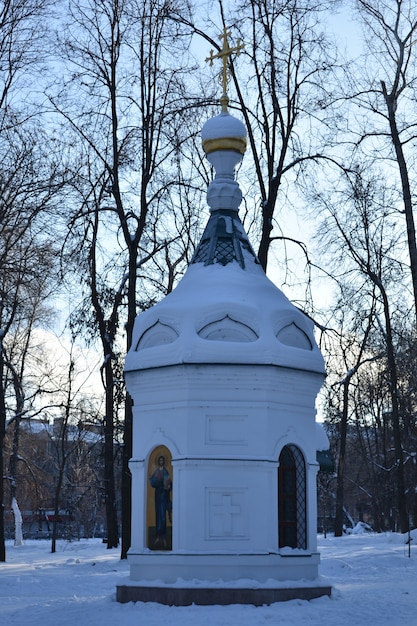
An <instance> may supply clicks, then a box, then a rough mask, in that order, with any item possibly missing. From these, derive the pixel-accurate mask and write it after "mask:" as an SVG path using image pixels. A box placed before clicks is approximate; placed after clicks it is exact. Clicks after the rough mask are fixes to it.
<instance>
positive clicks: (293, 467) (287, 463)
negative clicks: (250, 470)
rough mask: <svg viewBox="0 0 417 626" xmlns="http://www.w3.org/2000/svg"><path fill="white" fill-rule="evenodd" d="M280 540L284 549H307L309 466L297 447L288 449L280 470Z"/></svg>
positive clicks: (290, 446) (281, 461) (282, 457)
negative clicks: (307, 482) (307, 481)
mask: <svg viewBox="0 0 417 626" xmlns="http://www.w3.org/2000/svg"><path fill="white" fill-rule="evenodd" d="M278 540H279V547H280V548H285V547H288V548H298V549H300V550H306V549H307V493H306V464H305V460H304V456H303V453H302V452H301V450H300V448H298V447H297V446H295V445H292V444H290V445H286V446H284V447H283V448H282V450H281V454H280V455H279V466H278Z"/></svg>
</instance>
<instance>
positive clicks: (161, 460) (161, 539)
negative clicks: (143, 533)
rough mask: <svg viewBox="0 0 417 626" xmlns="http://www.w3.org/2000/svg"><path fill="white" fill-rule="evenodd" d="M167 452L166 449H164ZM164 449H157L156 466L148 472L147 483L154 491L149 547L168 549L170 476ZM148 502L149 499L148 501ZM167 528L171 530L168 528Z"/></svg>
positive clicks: (170, 503) (170, 517)
mask: <svg viewBox="0 0 417 626" xmlns="http://www.w3.org/2000/svg"><path fill="white" fill-rule="evenodd" d="M166 452H167V451H166ZM166 452H165V450H161V449H158V452H157V455H156V457H154V458H155V460H156V467H155V465H154V469H153V471H151V473H150V477H149V484H150V487H151V488H152V490H153V491H154V498H153V499H154V503H153V504H154V507H153V508H154V516H155V517H154V523H155V526H153V524H152V526H151V527H150V530H152V536H151V533H150V534H149V540H148V542H149V547H150V548H151V549H157V550H159V549H170V544H171V536H168V526H171V523H172V501H171V491H172V478H171V475H170V472H169V470H168V468H167V460H169V459H168V458H167V457H168V455H167V454H166ZM148 502H149V501H148ZM169 530H171V529H170V528H169Z"/></svg>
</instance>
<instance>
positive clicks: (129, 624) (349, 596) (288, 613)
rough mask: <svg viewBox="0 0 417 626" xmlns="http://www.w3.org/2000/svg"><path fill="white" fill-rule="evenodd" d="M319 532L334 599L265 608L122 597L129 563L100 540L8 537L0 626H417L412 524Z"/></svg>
mask: <svg viewBox="0 0 417 626" xmlns="http://www.w3.org/2000/svg"><path fill="white" fill-rule="evenodd" d="M413 533H414V535H413V541H412V543H411V550H410V554H411V556H410V557H409V556H408V546H407V545H406V543H405V540H406V537H405V536H403V535H399V534H395V533H382V534H375V533H366V532H357V533H354V534H351V535H346V536H344V537H341V538H334V537H332V536H328V537H327V538H324V537H323V536H319V551H320V553H321V559H322V562H321V565H320V582H322V583H323V584H327V585H331V586H332V596H331V598H329V597H323V598H318V599H316V600H312V601H310V602H307V601H305V600H292V601H290V602H281V603H276V604H272V605H270V606H261V607H255V606H251V605H230V606H223V607H220V606H207V607H204V606H194V605H193V606H189V607H168V606H164V605H159V604H156V603H146V604H145V603H141V602H138V603H136V604H135V603H131V602H130V603H127V604H119V603H118V602H116V600H115V595H116V586H117V585H118V584H127V583H128V576H129V569H128V563H127V562H126V561H121V560H120V554H119V551H118V550H107V549H106V547H105V545H104V544H103V543H102V542H101V540H98V539H88V540H81V541H74V542H65V541H59V542H58V549H57V552H56V553H55V554H51V553H50V542H47V541H43V540H39V541H35V540H31V541H27V542H26V543H25V545H23V546H20V547H14V546H13V543H12V542H11V541H8V542H7V546H6V549H7V557H6V558H7V562H6V563H0V624H7V626H26V625H27V626H29V625H30V626H76V625H77V624H88V625H89V626H119V625H120V626H163V625H167V626H197V625H198V626H237V625H239V626H272V625H274V626H277V625H282V626H289V625H291V626H301V625H303V626H306V625H308V626H324V625H326V624H331V626H394V625H395V626H396V625H397V624H398V625H401V626H416V623H417V593H416V582H417V531H413Z"/></svg>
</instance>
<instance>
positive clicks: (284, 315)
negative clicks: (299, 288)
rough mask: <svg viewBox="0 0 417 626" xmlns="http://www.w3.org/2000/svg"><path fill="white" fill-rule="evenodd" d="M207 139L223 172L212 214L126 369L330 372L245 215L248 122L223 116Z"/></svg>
mask: <svg viewBox="0 0 417 626" xmlns="http://www.w3.org/2000/svg"><path fill="white" fill-rule="evenodd" d="M202 139H203V146H204V149H205V151H206V154H207V158H208V160H209V161H210V162H211V163H212V164H213V166H214V168H215V171H216V175H215V178H214V180H213V181H212V182H211V184H210V186H209V189H208V193H207V201H208V204H209V206H210V210H211V215H210V218H209V221H208V224H207V226H206V229H205V231H204V233H203V236H202V238H201V241H200V243H199V245H198V246H197V249H196V252H195V255H194V257H193V259H192V261H191V264H190V266H189V268H188V269H187V271H186V273H185V275H184V277H183V278H182V280H181V281H180V283H179V284H178V286H177V287H176V288H175V289H174V290H173V292H172V293H170V294H169V295H168V296H166V297H165V298H164V299H163V300H162V301H161V302H159V303H158V304H156V305H155V306H154V307H152V308H151V309H149V310H148V311H145V312H144V313H142V314H141V315H139V316H138V318H137V319H136V322H135V327H134V332H133V339H132V347H131V349H130V351H129V353H128V355H127V358H126V365H125V370H126V371H127V372H129V371H134V370H138V369H139V370H140V369H148V368H154V367H160V366H165V365H175V364H182V363H235V364H251V365H257V364H268V365H278V366H283V367H291V368H296V369H303V370H308V371H312V372H317V373H320V374H324V362H323V358H322V355H321V353H320V351H319V349H318V347H317V344H316V342H315V339H314V332H313V330H314V329H313V324H312V322H311V321H310V320H309V319H308V318H307V317H306V316H305V315H303V314H302V313H301V312H300V311H299V310H298V309H297V308H296V307H294V306H293V305H292V304H291V302H290V301H289V300H288V299H287V298H286V296H285V295H284V294H283V293H282V291H280V290H279V289H278V288H277V287H276V286H275V285H274V284H273V283H272V282H271V281H270V280H269V279H268V278H267V276H266V274H265V272H264V271H263V269H262V267H261V266H260V264H259V261H258V259H257V257H256V254H255V252H254V251H253V249H252V246H251V245H250V242H249V239H248V236H247V234H246V232H245V230H244V228H243V225H242V223H241V221H240V218H239V215H238V208H239V204H240V202H241V198H242V194H241V191H240V188H239V185H238V184H237V182H236V181H235V178H234V169H235V167H236V165H237V163H239V161H240V160H241V159H242V156H243V152H244V149H243V147H242V146H243V144H244V145H245V146H246V131H245V127H244V125H243V124H242V123H241V122H240V121H239V120H236V119H235V118H233V117H232V116H231V115H230V114H229V113H227V112H226V113H225V112H222V113H221V115H218V116H217V117H214V118H213V119H212V120H209V122H207V123H206V124H205V126H204V127H203V131H202ZM235 140H236V141H235ZM207 142H208V143H207Z"/></svg>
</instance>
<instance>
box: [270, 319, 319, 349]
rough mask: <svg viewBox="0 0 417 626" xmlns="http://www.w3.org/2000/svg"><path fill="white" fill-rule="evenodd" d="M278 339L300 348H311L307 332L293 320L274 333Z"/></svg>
mask: <svg viewBox="0 0 417 626" xmlns="http://www.w3.org/2000/svg"><path fill="white" fill-rule="evenodd" d="M276 337H277V339H278V341H280V342H281V343H283V344H285V345H286V346H291V347H293V348H300V349H301V350H312V349H313V345H312V343H311V341H310V339H309V338H308V336H307V334H306V333H305V332H304V331H303V330H302V329H301V328H300V327H299V326H297V324H296V323H295V322H291V324H287V325H286V326H284V327H283V328H281V330H280V331H279V332H278V333H277V335H276Z"/></svg>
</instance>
